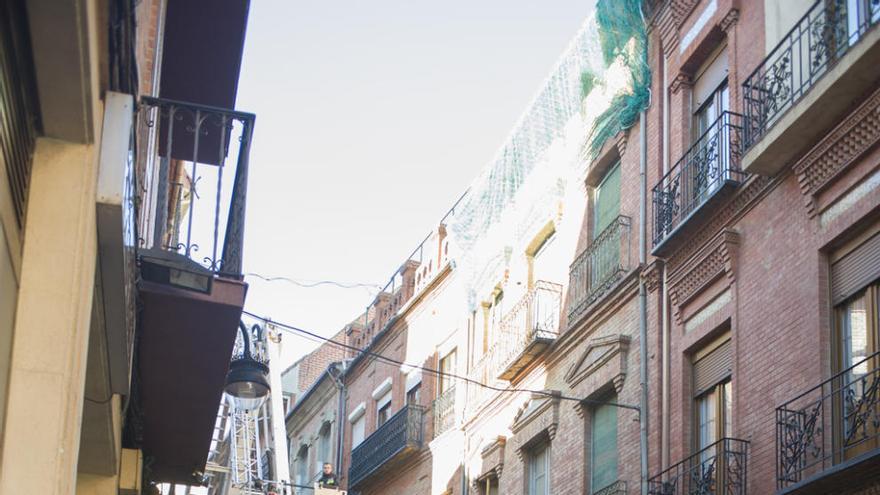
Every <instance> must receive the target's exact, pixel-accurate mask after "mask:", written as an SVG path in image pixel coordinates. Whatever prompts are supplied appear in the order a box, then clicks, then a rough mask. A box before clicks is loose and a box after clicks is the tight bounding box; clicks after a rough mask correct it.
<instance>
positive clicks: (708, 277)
mask: <svg viewBox="0 0 880 495" xmlns="http://www.w3.org/2000/svg"><path fill="white" fill-rule="evenodd" d="M738 247H739V234H737V233H736V232H735V231H733V230H731V229H724V230H722V231H721V232H719V233H718V234H717V235H716V236H715V237H714V238H713V239H712V240H711V241H710V242H709V243H707V244H706V245H705V246H703V248H702V249H701V250H700V251H699V252H698V253H696V254H695V255H694V256H693V257H691V258H690V259H688V261H687V262H686V263H685V264H684V265H682V266H681V267H679V268H678V269H677V270H676V271H675V272H673V273H672V274H671V275H670V277H669V298H670V300H671V302H672V307H673V314H674V316H675V319H676V321H677V322H678V323H681V307H682V306H683V305H685V304H686V303H687V302H688V301H689V300H691V299H692V298H693V297H694V296H696V295H697V294H698V293H699V292H700V290H702V289H703V288H705V287H706V286H708V285H709V284H710V283H712V282H714V281H715V280H716V279H717V278H718V277H719V276H722V275H724V274H726V275H727V277H728V279H729V280H730V281H731V282H733V281H734V280H735V277H736V255H737V251H738Z"/></svg>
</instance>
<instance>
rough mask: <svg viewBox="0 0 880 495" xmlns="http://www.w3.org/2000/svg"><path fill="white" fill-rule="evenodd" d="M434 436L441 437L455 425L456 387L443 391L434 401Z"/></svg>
mask: <svg viewBox="0 0 880 495" xmlns="http://www.w3.org/2000/svg"><path fill="white" fill-rule="evenodd" d="M432 409H433V411H434V436H435V437H439V436H440V435H442V434H443V433H444V432H446V431H448V430H449V429H450V428H452V427H453V426H455V387H452V388H450V389H448V390H446V391H445V392H443V393H441V394H440V395H439V396H438V397H437V398H436V399H434V403H433V408H432Z"/></svg>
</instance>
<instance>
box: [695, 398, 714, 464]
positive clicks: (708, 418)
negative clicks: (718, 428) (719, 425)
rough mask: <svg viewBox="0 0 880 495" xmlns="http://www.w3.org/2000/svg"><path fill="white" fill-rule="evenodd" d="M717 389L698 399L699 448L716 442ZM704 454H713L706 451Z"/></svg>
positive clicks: (701, 448)
mask: <svg viewBox="0 0 880 495" xmlns="http://www.w3.org/2000/svg"><path fill="white" fill-rule="evenodd" d="M716 393H717V392H716V391H715V389H712V391H711V392H709V393H707V394H704V395H702V396H700V398H698V399H697V427H698V435H697V441H698V444H697V450H703V449H705V448H706V447H708V446H710V445H712V444H713V443H715V441H716V440H717V438H716V437H715V404H716V401H717V400H718V397H717V395H716ZM704 455H711V454H710V453H708V452H707V453H705V454H704Z"/></svg>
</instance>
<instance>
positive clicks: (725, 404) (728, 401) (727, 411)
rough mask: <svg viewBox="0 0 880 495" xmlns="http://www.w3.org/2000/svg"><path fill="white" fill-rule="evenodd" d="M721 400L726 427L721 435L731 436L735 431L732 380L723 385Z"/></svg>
mask: <svg viewBox="0 0 880 495" xmlns="http://www.w3.org/2000/svg"><path fill="white" fill-rule="evenodd" d="M721 401H722V403H721V412H722V414H723V415H724V428H723V429H722V430H721V436H722V437H730V436H731V433H732V432H733V427H732V426H731V418H732V417H733V413H732V411H731V409H732V404H733V401H732V395H731V385H730V382H726V383H724V384H723V385H721Z"/></svg>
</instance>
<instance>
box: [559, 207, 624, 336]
mask: <svg viewBox="0 0 880 495" xmlns="http://www.w3.org/2000/svg"><path fill="white" fill-rule="evenodd" d="M630 223H631V222H630V218H629V217H626V216H623V215H621V216H619V217H617V219H616V220H614V221H613V222H612V223H611V225H609V226H608V227H606V228H605V230H603V231H602V232H601V233H600V234H599V235H598V236H596V238H595V239H593V242H591V243H590V245H589V246H588V247H587V249H585V250H584V252H582V253H581V254H580V255H578V257H577V258H576V259H575V260H574V263H572V264H571V267H570V269H569V284H568V307H569V309H568V322H569V325H571V324H573V323H574V322H575V321H577V319H578V318H579V317H580V316H581V315H582V314H584V312H585V311H586V310H587V308H588V307H590V305H591V304H593V303H594V302H596V300H598V299H599V298H600V297H602V295H604V294H605V293H606V292H608V290H609V289H610V288H611V287H612V286H613V285H614V283H615V282H617V281H618V280H620V278H621V277H622V276H623V275H624V274H625V273H626V272H627V271H628V270H630V269H632V260H631V256H630Z"/></svg>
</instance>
